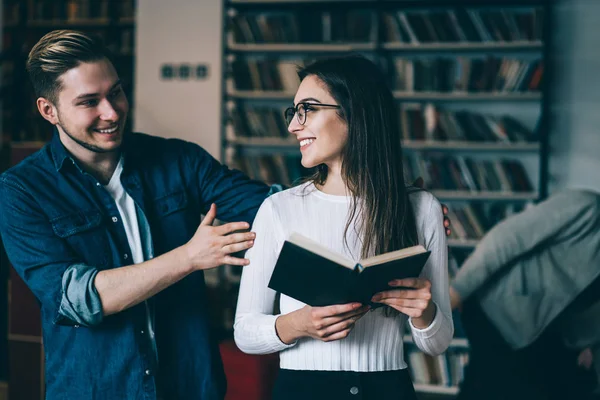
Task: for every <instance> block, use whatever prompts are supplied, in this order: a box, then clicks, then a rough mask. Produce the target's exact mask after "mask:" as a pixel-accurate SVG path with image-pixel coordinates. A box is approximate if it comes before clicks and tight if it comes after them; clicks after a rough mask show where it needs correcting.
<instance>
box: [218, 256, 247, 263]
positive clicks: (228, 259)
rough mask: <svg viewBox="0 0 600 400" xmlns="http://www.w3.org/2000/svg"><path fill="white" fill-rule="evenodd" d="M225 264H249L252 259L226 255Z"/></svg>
mask: <svg viewBox="0 0 600 400" xmlns="http://www.w3.org/2000/svg"><path fill="white" fill-rule="evenodd" d="M223 264H229V265H248V264H250V260H248V259H247V258H238V257H232V256H225V257H224V258H223Z"/></svg>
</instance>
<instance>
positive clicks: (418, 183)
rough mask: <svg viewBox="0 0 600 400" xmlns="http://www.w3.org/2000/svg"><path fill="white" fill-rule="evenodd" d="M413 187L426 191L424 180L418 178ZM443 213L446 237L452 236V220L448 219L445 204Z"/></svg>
mask: <svg viewBox="0 0 600 400" xmlns="http://www.w3.org/2000/svg"><path fill="white" fill-rule="evenodd" d="M412 185H413V186H416V187H418V188H421V189H424V188H425V181H424V180H423V178H421V177H418V178H417V179H416V180H415V181H414V182H413V184H412ZM442 213H443V214H444V230H445V231H446V236H450V232H451V231H450V224H451V223H452V221H450V218H448V207H447V206H446V205H445V204H442Z"/></svg>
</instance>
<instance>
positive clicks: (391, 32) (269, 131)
mask: <svg viewBox="0 0 600 400" xmlns="http://www.w3.org/2000/svg"><path fill="white" fill-rule="evenodd" d="M307 10H310V12H311V15H310V16H307V12H308V11H307ZM551 11H552V6H551V2H547V1H543V0H527V1H500V0H495V1H494V0H492V1H476V0H470V1H469V0H452V1H435V0H421V1H410V0H409V1H406V0H405V1H399V0H398V1H395V0H373V1H361V0H355V1H352V0H346V1H344V0H321V1H318V0H295V1H294V0H289V1H283V0H228V1H225V2H224V10H223V13H224V15H223V19H224V26H225V29H224V34H223V43H224V46H223V96H222V98H223V104H222V113H223V119H224V126H223V129H222V132H221V143H222V146H221V159H222V160H224V161H225V162H226V163H228V164H229V165H230V166H232V167H235V168H238V169H241V170H243V171H245V172H246V173H248V174H249V175H250V176H251V177H254V178H256V179H262V180H265V181H267V182H269V183H271V182H283V183H291V182H293V180H294V178H297V177H298V176H300V175H302V173H304V172H305V171H302V169H301V168H299V167H298V164H299V158H300V156H299V151H298V144H297V142H296V140H294V139H292V138H290V136H289V134H287V131H286V127H285V123H284V122H283V115H282V111H283V109H284V108H285V107H287V106H288V105H289V104H290V103H291V102H292V99H293V97H294V95H295V87H294V85H295V84H296V85H297V81H295V80H294V73H295V71H294V69H293V68H290V65H294V64H296V65H302V64H303V63H304V62H306V61H310V60H313V59H316V58H319V57H323V56H332V55H341V54H346V53H361V54H363V55H365V56H367V57H369V58H371V59H372V60H374V61H375V62H378V63H379V64H380V65H381V67H382V68H383V70H384V71H386V73H387V75H388V77H389V82H390V87H391V88H392V89H393V94H394V98H395V99H396V101H397V103H398V114H399V118H400V121H401V126H402V129H403V149H404V152H405V156H406V159H407V161H406V164H407V170H408V171H409V172H408V173H407V179H408V180H410V179H414V178H415V177H416V176H422V177H423V178H424V179H425V183H426V186H427V187H428V188H429V189H430V190H431V191H432V192H433V193H434V194H435V195H436V196H437V197H438V198H439V199H440V200H441V201H443V202H444V203H446V204H447V205H448V206H449V208H450V211H451V213H450V217H451V218H452V223H453V233H452V236H451V237H450V238H449V241H448V243H449V247H450V248H451V253H452V254H453V258H454V259H455V260H459V261H460V260H464V258H465V257H466V255H468V253H469V252H470V251H471V250H472V249H473V248H474V247H475V246H476V245H477V242H478V239H479V238H480V237H481V236H483V234H485V232H486V231H487V230H489V229H490V228H491V227H492V226H493V225H494V224H495V223H497V222H498V221H500V220H502V219H503V218H506V217H507V216H508V215H511V214H512V213H515V212H518V211H520V210H521V209H522V208H523V207H524V206H525V205H526V204H527V203H528V202H531V201H536V200H539V199H542V198H544V197H546V195H547V186H548V150H549V146H548V138H547V132H548V127H549V85H548V82H549V79H550V78H549V77H550V76H551V70H550V68H549V66H548V62H546V61H547V60H548V51H549V43H548V42H549V40H548V38H549V37H550V35H549V29H550V28H549V24H548V22H547V21H549V20H551V18H549V16H550V14H551ZM306 26H311V30H310V32H306V29H305V27H306ZM459 261H458V262H457V263H458V264H459ZM231 276H235V274H230V277H231ZM405 342H406V344H407V346H409V347H410V345H411V340H410V336H407V337H405ZM454 352H458V353H461V352H462V353H465V352H468V343H467V341H466V339H462V338H456V339H455V340H454V341H453V342H452V345H451V347H450V349H449V353H454ZM464 361H465V360H464V359H463V361H462V362H464ZM409 364H410V360H409ZM415 387H416V389H417V391H418V392H421V393H423V394H433V395H445V396H452V395H455V394H456V393H457V391H458V388H457V386H456V382H453V383H452V384H451V385H448V384H447V382H446V384H444V383H440V382H437V383H424V382H420V383H418V384H416V385H415Z"/></svg>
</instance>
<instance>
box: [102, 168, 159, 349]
mask: <svg viewBox="0 0 600 400" xmlns="http://www.w3.org/2000/svg"><path fill="white" fill-rule="evenodd" d="M122 172H123V157H121V159H120V160H119V163H118V164H117V167H116V168H115V171H114V172H113V175H112V177H111V178H110V181H109V182H108V185H106V186H104V188H105V189H106V190H107V191H108V193H110V195H111V197H112V198H113V199H114V200H115V203H116V204H117V209H118V210H119V214H120V215H121V220H122V222H123V228H125V234H126V235H127V242H128V244H129V249H130V250H131V259H132V260H131V262H132V264H140V263H142V262H144V261H146V260H145V257H144V250H143V248H142V239H141V236H140V227H139V224H138V218H137V208H136V205H135V202H134V201H133V199H132V198H131V196H129V195H128V194H127V192H126V191H125V188H124V187H123V184H122V183H121V173H122ZM144 306H145V307H146V329H147V333H146V334H147V335H148V337H149V339H150V341H151V343H152V348H153V351H154V355H155V357H156V359H157V360H158V351H157V350H156V341H155V338H154V311H153V309H152V308H151V307H150V305H149V304H148V300H146V301H144Z"/></svg>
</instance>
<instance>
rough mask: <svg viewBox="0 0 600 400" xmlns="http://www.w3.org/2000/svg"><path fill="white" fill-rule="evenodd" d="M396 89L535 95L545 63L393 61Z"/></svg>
mask: <svg viewBox="0 0 600 400" xmlns="http://www.w3.org/2000/svg"><path fill="white" fill-rule="evenodd" d="M392 63H393V65H392V67H393V70H394V71H395V74H394V89H395V90H399V91H404V92H414V91H420V92H427V91H429V92H535V91H538V90H539V89H540V87H541V84H542V77H543V63H542V62H541V61H540V60H532V61H530V60H519V59H514V58H509V57H504V58H498V57H491V56H487V57H485V58H474V57H457V58H448V57H438V58H422V59H415V58H411V59H405V58H399V57H394V58H392Z"/></svg>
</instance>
